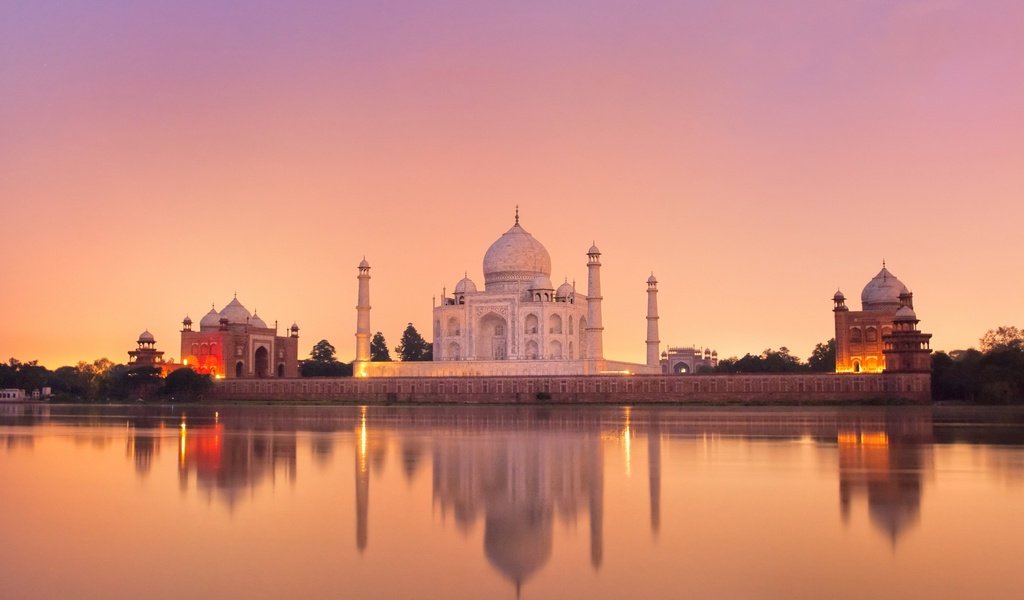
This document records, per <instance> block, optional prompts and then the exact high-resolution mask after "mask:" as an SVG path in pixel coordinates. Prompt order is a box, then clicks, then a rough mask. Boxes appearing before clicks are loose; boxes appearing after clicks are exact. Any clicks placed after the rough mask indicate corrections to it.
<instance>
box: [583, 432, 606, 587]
mask: <svg viewBox="0 0 1024 600" xmlns="http://www.w3.org/2000/svg"><path fill="white" fill-rule="evenodd" d="M590 452H591V453H592V454H591V459H590V460H588V461H587V469H588V471H590V472H589V474H588V475H589V477H588V479H589V480H590V482H589V483H590V564H591V565H592V566H593V567H594V569H595V570H597V569H599V568H601V560H602V559H603V558H604V460H602V457H603V456H604V451H603V448H601V441H600V438H598V439H595V440H594V443H593V445H592V446H591V449H590Z"/></svg>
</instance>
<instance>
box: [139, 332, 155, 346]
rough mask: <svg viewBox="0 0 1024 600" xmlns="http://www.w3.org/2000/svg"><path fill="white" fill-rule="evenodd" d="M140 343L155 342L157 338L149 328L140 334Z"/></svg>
mask: <svg viewBox="0 0 1024 600" xmlns="http://www.w3.org/2000/svg"><path fill="white" fill-rule="evenodd" d="M139 343H140V344H142V343H146V344H155V343H156V339H155V338H154V337H153V334H152V333H150V332H149V330H148V329H147V330H146V331H143V332H142V333H140V334H139Z"/></svg>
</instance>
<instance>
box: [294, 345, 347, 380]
mask: <svg viewBox="0 0 1024 600" xmlns="http://www.w3.org/2000/svg"><path fill="white" fill-rule="evenodd" d="M299 374H301V375H302V376H303V377H348V376H351V375H352V365H347V364H345V363H341V362H338V359H337V358H335V350H334V346H333V345H332V344H331V343H330V342H328V341H327V340H320V341H319V342H317V343H316V345H314V346H313V350H312V351H310V353H309V360H304V361H302V363H301V364H300V365H299Z"/></svg>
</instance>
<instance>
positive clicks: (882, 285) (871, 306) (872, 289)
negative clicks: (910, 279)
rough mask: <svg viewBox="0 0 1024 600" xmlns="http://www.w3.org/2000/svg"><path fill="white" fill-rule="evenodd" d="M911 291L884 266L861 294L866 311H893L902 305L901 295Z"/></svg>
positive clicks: (861, 300)
mask: <svg viewBox="0 0 1024 600" xmlns="http://www.w3.org/2000/svg"><path fill="white" fill-rule="evenodd" d="M909 291H910V290H908V289H907V286H905V285H903V282H901V281H900V280H899V279H896V276H895V275H893V274H892V273H890V272H889V270H888V269H886V268H885V267H884V266H883V267H882V270H881V271H879V272H878V275H875V276H874V277H873V278H872V279H871V281H869V282H868V284H867V285H866V286H864V291H862V292H861V293H860V302H861V304H862V305H863V308H864V310H892V309H895V308H897V307H899V305H900V294H903V293H908V292H909Z"/></svg>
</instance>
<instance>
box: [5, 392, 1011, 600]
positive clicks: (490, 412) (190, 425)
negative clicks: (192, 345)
mask: <svg viewBox="0 0 1024 600" xmlns="http://www.w3.org/2000/svg"><path fill="white" fill-rule="evenodd" d="M0 477H2V479H0V532H2V538H0V597H2V598H136V597H150V598H216V597H250V598H316V597H331V598H333V597H353V598H514V597H515V596H516V595H517V593H518V594H519V595H520V596H521V597H523V598H676V597H714V598H866V597H868V598H996V597H1024V568H1022V567H1021V564H1022V563H1021V559H1022V557H1024V413H1022V412H1021V411H1014V410H1002V409H997V410H987V411H964V410H954V409H948V410H945V409H944V410H934V411H933V410H932V409H930V408H899V409H871V408H858V409H829V408H822V409H801V410H749V409H736V410H733V409H727V410H720V409H716V410H697V409H675V408H651V409H648V408H643V409H640V408H633V409H629V408H616V407H609V408H592V407H587V408H564V409H563V408H522V407H436V408H435V407H430V408H409V407H402V408H389V407H369V408H360V407H321V408H318V407H238V406H234V407H221V408H212V407H187V408H181V407H175V408H173V409H171V408H170V407H164V408H135V407H107V408H101V409H95V408H75V407H56V406H54V407H37V406H24V405H21V406H16V405H0Z"/></svg>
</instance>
